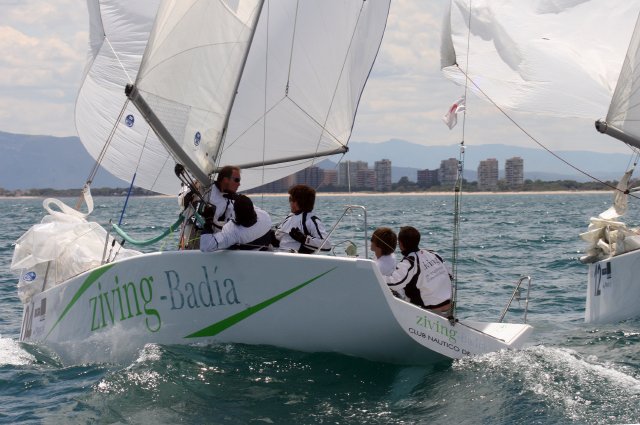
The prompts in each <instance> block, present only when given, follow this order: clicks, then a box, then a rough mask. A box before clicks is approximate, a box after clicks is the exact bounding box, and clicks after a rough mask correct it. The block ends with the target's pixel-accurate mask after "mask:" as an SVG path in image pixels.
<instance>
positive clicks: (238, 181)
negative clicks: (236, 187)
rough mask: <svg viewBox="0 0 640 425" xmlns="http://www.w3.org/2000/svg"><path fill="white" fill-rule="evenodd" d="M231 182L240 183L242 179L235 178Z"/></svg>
mask: <svg viewBox="0 0 640 425" xmlns="http://www.w3.org/2000/svg"><path fill="white" fill-rule="evenodd" d="M231 180H233V181H234V182H236V183H240V177H233V178H232V179H231Z"/></svg>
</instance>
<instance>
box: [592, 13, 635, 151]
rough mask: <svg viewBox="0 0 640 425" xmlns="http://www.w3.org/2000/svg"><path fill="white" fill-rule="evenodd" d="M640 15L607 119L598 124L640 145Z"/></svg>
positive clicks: (613, 134) (600, 127) (618, 137)
mask: <svg viewBox="0 0 640 425" xmlns="http://www.w3.org/2000/svg"><path fill="white" fill-rule="evenodd" d="M639 49H640V16H638V20H637V22H636V27H635V30H634V32H633V37H632V38H631V43H630V44H629V49H628V50H627V56H626V57H625V59H624V64H623V66H622V71H620V78H619V79H618V84H617V85H616V90H615V92H614V93H613V98H612V99H611V105H610V106H609V112H608V113H607V119H606V123H603V122H602V121H598V122H597V123H596V128H598V130H599V131H601V132H602V133H606V134H609V135H611V136H613V137H615V138H617V139H620V140H622V141H623V142H625V143H628V144H629V145H631V146H635V147H636V148H640V50H639Z"/></svg>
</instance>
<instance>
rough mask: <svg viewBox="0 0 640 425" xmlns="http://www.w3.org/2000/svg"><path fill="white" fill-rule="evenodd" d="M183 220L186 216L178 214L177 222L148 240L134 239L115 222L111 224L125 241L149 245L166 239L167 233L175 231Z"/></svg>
mask: <svg viewBox="0 0 640 425" xmlns="http://www.w3.org/2000/svg"><path fill="white" fill-rule="evenodd" d="M183 220H184V216H183V215H182V214H180V215H179V216H178V219H177V220H176V221H175V223H173V224H172V225H170V226H169V227H167V228H166V229H165V230H164V231H163V232H162V233H161V234H159V235H158V236H156V237H153V238H150V239H146V240H137V239H133V238H132V237H131V236H129V235H128V234H127V233H126V232H125V231H124V230H122V229H121V228H120V227H119V226H118V225H117V224H115V223H113V224H112V225H111V227H113V230H115V231H116V233H117V234H118V235H120V236H121V237H122V239H124V240H125V241H127V242H129V243H130V244H132V245H136V246H147V245H151V244H154V243H156V242H158V241H159V240H162V239H164V238H165V237H166V236H167V235H170V234H171V233H173V232H174V231H175V230H176V229H177V228H178V227H179V226H180V224H181V223H182V221H183Z"/></svg>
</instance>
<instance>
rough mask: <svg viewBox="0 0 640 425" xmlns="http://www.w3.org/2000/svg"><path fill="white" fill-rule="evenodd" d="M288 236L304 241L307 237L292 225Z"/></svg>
mask: <svg viewBox="0 0 640 425" xmlns="http://www.w3.org/2000/svg"><path fill="white" fill-rule="evenodd" d="M289 236H291V237H292V238H293V240H294V241H296V242H300V243H304V242H305V241H306V240H307V237H306V236H305V235H304V233H302V232H301V231H300V229H298V228H297V227H294V228H293V229H291V230H290V231H289Z"/></svg>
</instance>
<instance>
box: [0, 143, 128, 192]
mask: <svg viewBox="0 0 640 425" xmlns="http://www.w3.org/2000/svg"><path fill="white" fill-rule="evenodd" d="M94 163H95V161H94V160H93V158H92V157H91V156H90V155H89V153H88V152H87V151H86V149H85V148H84V146H82V143H80V139H79V138H77V137H53V136H29V135H23V134H11V133H4V132H0V164H1V166H0V187H2V188H4V189H7V190H16V189H36V188H37V189H43V188H52V189H69V188H76V187H77V188H80V187H82V185H84V183H85V181H86V180H87V177H88V176H89V173H90V172H91V169H92V168H93V164H94ZM128 185H129V184H128V183H127V182H123V181H122V180H120V179H118V178H116V177H114V176H113V175H111V174H109V173H108V172H107V171H105V170H100V171H99V172H98V174H97V175H96V178H95V180H94V183H93V186H94V187H127V186H128Z"/></svg>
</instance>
